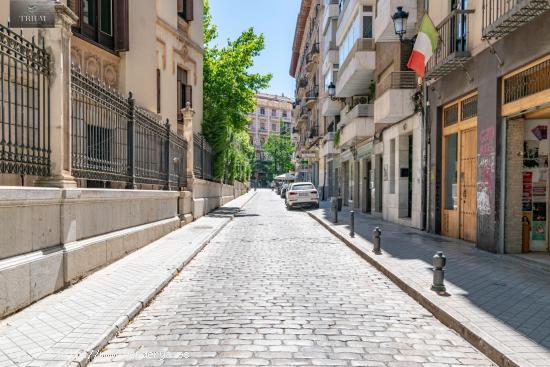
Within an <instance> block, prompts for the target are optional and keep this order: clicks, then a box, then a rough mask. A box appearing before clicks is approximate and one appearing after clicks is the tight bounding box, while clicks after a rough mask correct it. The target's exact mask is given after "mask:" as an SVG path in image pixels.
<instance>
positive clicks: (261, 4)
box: [210, 0, 301, 98]
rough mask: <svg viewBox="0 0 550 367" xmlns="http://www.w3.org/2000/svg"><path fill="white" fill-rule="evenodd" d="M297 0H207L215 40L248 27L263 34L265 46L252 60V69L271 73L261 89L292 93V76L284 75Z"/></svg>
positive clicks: (235, 35)
mask: <svg viewBox="0 0 550 367" xmlns="http://www.w3.org/2000/svg"><path fill="white" fill-rule="evenodd" d="M300 3H301V1H300V0H210V10H211V12H212V16H213V18H214V19H213V20H214V23H215V24H216V25H217V26H218V37H219V39H218V44H223V43H225V41H226V40H227V39H228V38H229V39H232V40H233V39H235V38H236V37H237V36H238V35H239V34H240V33H241V32H242V31H244V30H245V29H247V28H248V27H253V28H254V30H255V31H256V33H263V34H264V36H265V49H264V51H262V53H261V55H260V56H258V57H257V58H256V60H255V65H254V68H253V71H254V72H258V73H262V74H265V73H271V74H273V79H272V80H271V84H270V86H269V89H268V90H267V91H265V92H268V93H273V94H279V95H280V94H281V93H284V94H285V96H288V97H291V98H293V97H294V79H293V78H292V77H290V75H288V70H289V67H290V56H291V54H292V42H293V40H294V29H295V27H296V18H297V16H298V10H299V7H300Z"/></svg>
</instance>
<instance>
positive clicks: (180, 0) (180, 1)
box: [178, 0, 185, 14]
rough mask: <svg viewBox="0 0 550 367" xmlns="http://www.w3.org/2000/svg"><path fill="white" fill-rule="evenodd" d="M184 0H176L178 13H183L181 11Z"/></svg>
mask: <svg viewBox="0 0 550 367" xmlns="http://www.w3.org/2000/svg"><path fill="white" fill-rule="evenodd" d="M183 2H184V0H178V14H183V11H184V10H185V9H184V8H185V7H184V6H183Z"/></svg>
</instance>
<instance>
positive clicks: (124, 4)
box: [69, 0, 129, 52]
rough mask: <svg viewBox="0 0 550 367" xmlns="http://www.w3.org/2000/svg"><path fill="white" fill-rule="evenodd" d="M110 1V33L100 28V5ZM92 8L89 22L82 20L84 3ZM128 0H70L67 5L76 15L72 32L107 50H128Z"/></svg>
mask: <svg viewBox="0 0 550 367" xmlns="http://www.w3.org/2000/svg"><path fill="white" fill-rule="evenodd" d="M107 1H108V2H110V6H111V9H110V13H109V15H108V16H110V18H111V19H110V26H111V34H108V33H106V32H103V31H102V30H101V24H102V14H101V13H102V10H104V9H102V6H105V5H106V4H105V3H106V2H107ZM85 2H87V3H88V4H91V8H93V9H94V11H93V14H92V19H91V20H90V22H89V23H86V22H84V18H83V11H84V3H85ZM128 3H129V2H128V0H70V1H69V7H70V8H71V10H72V11H73V12H74V13H75V14H76V15H77V16H78V21H77V23H76V24H75V25H74V26H73V32H74V34H75V35H77V36H78V37H80V38H82V39H84V40H86V41H88V42H90V43H92V44H95V45H97V46H99V47H101V48H103V49H105V50H107V51H109V52H118V51H128V50H129V21H128Z"/></svg>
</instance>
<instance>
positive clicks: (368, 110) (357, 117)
mask: <svg viewBox="0 0 550 367" xmlns="http://www.w3.org/2000/svg"><path fill="white" fill-rule="evenodd" d="M373 117H374V105H372V104H358V105H357V106H355V107H354V108H353V109H352V110H351V111H349V112H348V113H347V114H345V115H344V116H342V121H341V122H340V124H339V125H340V126H341V127H340V141H339V144H338V147H339V148H347V147H350V146H352V145H354V144H356V143H357V142H360V141H361V140H364V139H366V138H368V137H371V136H374V119H373Z"/></svg>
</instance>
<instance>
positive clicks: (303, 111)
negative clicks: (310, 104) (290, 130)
mask: <svg viewBox="0 0 550 367" xmlns="http://www.w3.org/2000/svg"><path fill="white" fill-rule="evenodd" d="M308 119H309V109H308V108H307V107H305V106H303V107H301V108H300V114H299V116H298V119H297V120H296V126H300V125H302V124H304V123H306V122H307V120H308Z"/></svg>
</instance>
